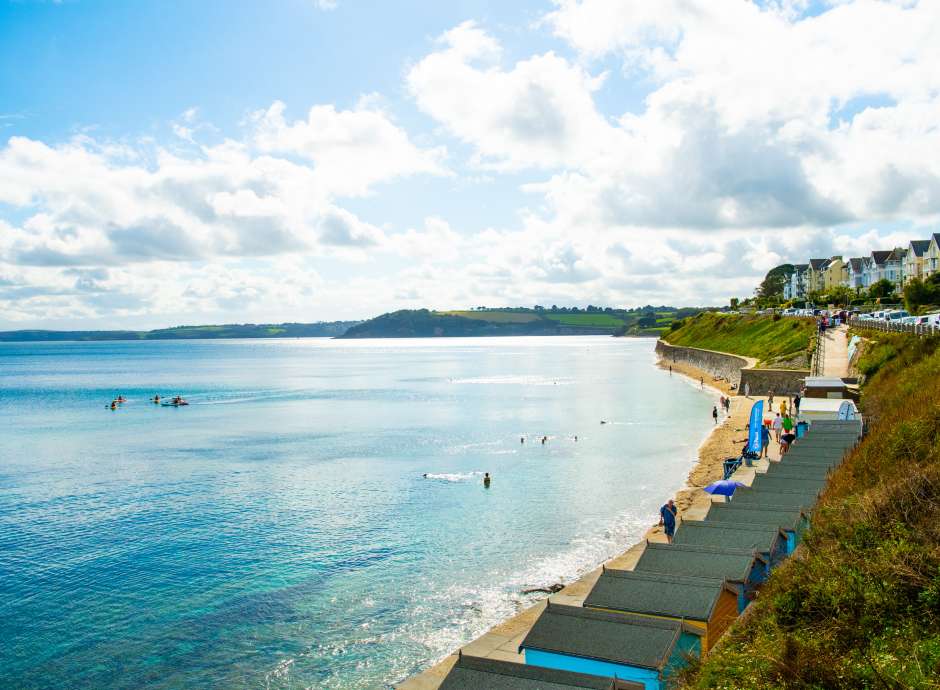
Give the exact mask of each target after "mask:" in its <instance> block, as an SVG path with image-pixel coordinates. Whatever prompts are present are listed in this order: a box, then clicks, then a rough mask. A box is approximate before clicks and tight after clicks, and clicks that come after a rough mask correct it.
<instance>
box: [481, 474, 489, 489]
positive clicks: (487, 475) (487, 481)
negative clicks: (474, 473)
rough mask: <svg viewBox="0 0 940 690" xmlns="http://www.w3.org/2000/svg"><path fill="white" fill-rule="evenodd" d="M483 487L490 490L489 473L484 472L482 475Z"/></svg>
mask: <svg viewBox="0 0 940 690" xmlns="http://www.w3.org/2000/svg"><path fill="white" fill-rule="evenodd" d="M483 486H485V487H486V488H487V489H489V488H490V473H489V472H486V473H485V474H484V475H483Z"/></svg>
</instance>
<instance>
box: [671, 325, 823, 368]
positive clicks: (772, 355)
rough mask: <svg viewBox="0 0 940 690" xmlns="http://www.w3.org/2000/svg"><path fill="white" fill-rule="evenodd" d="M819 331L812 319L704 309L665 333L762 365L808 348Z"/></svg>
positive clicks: (676, 339) (679, 340)
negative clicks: (746, 358) (750, 359)
mask: <svg viewBox="0 0 940 690" xmlns="http://www.w3.org/2000/svg"><path fill="white" fill-rule="evenodd" d="M815 332H816V324H815V322H814V321H813V320H812V319H793V318H781V319H777V320H774V319H773V318H772V317H770V316H753V315H745V314H721V313H718V312H703V313H701V314H698V315H697V316H693V317H690V318H687V319H684V320H683V321H682V325H681V326H680V327H679V328H678V329H676V330H673V331H670V332H668V333H666V334H665V335H663V340H665V341H666V342H668V343H671V344H673V345H685V346H687V347H700V348H704V349H706V350H719V351H721V352H731V353H734V354H738V355H745V356H747V357H754V358H756V359H757V360H758V362H759V363H760V364H762V365H765V366H766V365H770V364H773V363H774V362H775V361H776V360H786V359H788V358H790V357H792V356H793V355H797V354H799V353H801V352H805V351H807V349H808V348H809V346H810V343H811V341H812V338H813V334H814V333H815Z"/></svg>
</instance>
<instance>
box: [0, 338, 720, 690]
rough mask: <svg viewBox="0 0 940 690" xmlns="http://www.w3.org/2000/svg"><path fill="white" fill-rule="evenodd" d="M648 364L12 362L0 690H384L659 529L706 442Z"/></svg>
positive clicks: (403, 353)
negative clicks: (172, 403) (175, 404)
mask: <svg viewBox="0 0 940 690" xmlns="http://www.w3.org/2000/svg"><path fill="white" fill-rule="evenodd" d="M653 361H654V355H653V342H652V341H651V340H629V339H613V338H606V337H584V338H513V339H507V338H500V339H468V340H464V339H460V340H456V339H455V340H434V341H430V340H407V341H388V340H372V341H354V342H347V341H331V340H319V339H309V340H290V341H278V340H270V341H258V340H252V341H196V342H149V343H147V342H144V343H56V344H24V345H19V344H0V419H2V422H0V424H2V427H0V428H2V433H0V640H2V644H0V687H4V688H7V687H10V688H13V687H16V688H65V687H68V688H95V689H107V688H142V687H150V688H210V687H211V688H304V687H313V688H383V687H387V686H388V684H389V683H390V682H393V681H395V680H399V679H401V678H402V677H404V676H406V675H408V674H409V673H411V672H414V671H416V670H418V669H420V668H421V667H423V666H425V665H427V664H428V663H429V662H431V661H433V660H435V659H437V658H440V657H441V656H442V655H444V654H446V653H448V652H449V651H451V650H452V649H453V648H454V647H455V646H456V645H458V644H460V643H462V642H465V641H468V640H469V639H471V638H472V637H474V636H475V635H477V634H479V633H480V632H482V631H484V630H485V629H487V628H488V627H490V626H491V625H493V624H494V623H496V622H498V621H499V620H500V619H503V618H505V617H507V616H509V615H511V614H513V613H514V612H515V611H516V610H518V607H520V606H522V605H524V604H525V603H526V601H528V599H527V597H524V596H522V595H520V590H521V589H524V588H526V587H534V586H545V585H549V584H551V583H554V582H558V581H561V580H569V579H571V578H573V577H575V576H576V575H577V574H579V573H581V572H584V571H585V570H587V569H589V568H591V567H594V566H596V565H597V564H598V563H599V562H600V561H601V560H603V559H604V558H605V557H607V556H609V555H612V554H613V553H615V552H617V551H618V550H620V549H622V548H623V547H624V546H625V545H627V544H629V543H631V542H633V541H635V540H636V539H638V538H639V537H640V536H641V535H642V532H643V530H644V528H645V526H647V525H648V524H649V523H650V522H651V521H652V520H653V519H654V518H655V514H656V510H657V508H658V506H659V504H660V503H661V502H662V501H663V500H664V499H665V498H666V497H667V496H668V495H670V494H671V493H672V492H673V491H674V490H675V489H676V488H678V487H679V486H680V485H681V484H682V482H683V479H684V477H685V475H686V473H687V471H688V469H689V467H690V466H691V464H692V463H693V461H694V459H695V456H696V449H697V447H698V444H699V443H700V442H701V440H702V438H703V437H704V435H705V434H706V433H707V430H708V428H709V427H710V426H711V424H712V421H711V418H710V413H711V403H712V401H711V398H710V396H709V395H708V394H707V393H705V392H703V391H701V390H698V389H697V387H696V386H694V385H692V384H690V382H688V381H687V380H684V379H681V378H679V377H678V376H676V377H670V376H669V375H668V374H666V373H664V372H662V371H660V370H658V369H656V368H655V367H654V366H653ZM119 392H120V393H123V394H124V395H125V396H126V397H127V398H128V399H129V401H128V403H127V404H126V405H124V406H123V408H122V409H120V410H118V411H116V412H112V411H110V410H108V409H106V403H107V402H109V401H110V399H111V398H112V397H113V396H115V395H116V394H117V393H119ZM155 392H159V393H161V394H163V395H171V394H174V393H177V392H180V393H182V394H184V395H185V396H186V397H187V398H188V399H189V400H190V401H191V403H192V405H190V406H189V407H187V408H181V409H172V408H161V407H156V406H154V405H152V404H149V403H148V402H147V399H148V397H149V396H151V395H152V394H153V393H155ZM602 419H603V420H607V421H608V422H609V423H608V424H604V425H601V424H600V420H602ZM542 435H548V437H549V440H548V442H547V443H546V444H545V445H542V444H541V443H540V442H539V441H538V439H539V438H540V437H541V436H542ZM574 435H577V436H578V439H579V440H578V441H577V442H575V441H574V440H573V438H572V437H573V436H574ZM520 436H525V437H526V442H525V444H520V442H519V439H520ZM484 471H489V472H491V473H492V474H493V475H494V480H493V485H492V487H491V488H490V489H489V490H487V489H484V488H483V486H482V482H481V475H482V472H484ZM424 473H428V478H424V477H423V476H422V475H423V474H424Z"/></svg>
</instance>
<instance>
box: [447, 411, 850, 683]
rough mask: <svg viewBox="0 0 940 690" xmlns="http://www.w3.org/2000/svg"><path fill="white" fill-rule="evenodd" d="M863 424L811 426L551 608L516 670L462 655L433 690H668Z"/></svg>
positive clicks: (783, 543) (767, 565) (756, 586)
mask: <svg viewBox="0 0 940 690" xmlns="http://www.w3.org/2000/svg"><path fill="white" fill-rule="evenodd" d="M861 432H862V427H861V421H860V420H857V419H856V420H845V421H843V420H817V421H814V422H813V423H812V426H811V427H810V429H809V430H808V431H807V433H806V434H805V435H804V436H803V438H801V439H800V440H799V442H797V443H796V444H794V446H793V448H792V449H791V450H790V452H788V453H787V454H786V455H784V456H783V458H782V459H781V460H780V461H779V462H776V461H775V462H771V463H770V466H769V468H768V470H767V472H766V473H763V474H760V473H759V474H757V475H756V477H755V479H754V481H753V483H752V485H751V486H749V487H741V488H738V489H737V490H736V491H735V493H734V496H733V498H732V499H731V500H730V501H727V502H724V503H713V504H712V505H711V506H710V507H709V509H708V513H707V514H706V515H705V517H704V519H702V520H683V521H682V522H681V523H680V525H679V527H678V529H677V530H676V534H675V538H674V540H673V543H672V544H660V543H648V544H647V545H646V548H645V551H644V552H643V555H642V556H641V557H640V559H639V561H638V562H637V564H636V567H635V568H634V569H633V570H612V569H604V571H603V572H602V573H601V575H600V577H599V579H598V580H597V583H596V584H595V585H594V588H593V589H592V590H591V591H590V593H589V594H588V596H587V597H586V599H585V600H584V603H583V605H582V606H568V605H561V604H554V603H552V602H551V600H549V601H548V603H547V605H546V607H545V609H544V611H543V612H542V614H541V615H540V616H539V618H538V619H537V620H536V622H535V624H534V625H533V626H532V628H531V630H530V631H529V633H528V634H527V635H526V636H525V638H524V639H523V640H522V643H521V645H520V647H519V652H520V653H521V654H522V655H523V658H524V660H525V663H524V664H520V663H513V662H507V661H500V660H496V659H489V658H481V657H473V656H468V655H464V654H461V655H460V656H459V658H458V660H457V662H456V664H455V665H454V666H453V668H452V669H451V670H450V672H449V673H448V675H447V676H446V677H445V678H444V681H443V683H442V684H441V686H440V688H441V690H480V689H487V690H489V689H492V690H566V689H567V688H597V689H598V690H600V689H603V690H611V689H615V690H618V689H619V690H665V689H666V688H669V687H671V686H672V685H673V683H674V681H675V678H676V673H677V671H679V670H681V669H682V668H683V667H684V666H686V665H687V664H688V663H689V661H690V659H693V658H695V657H699V656H701V655H704V654H707V653H708V651H709V650H710V649H712V648H713V647H714V646H715V644H717V643H718V641H719V640H720V639H721V636H722V634H723V633H724V632H725V631H726V630H727V629H728V627H729V626H730V625H731V624H732V623H733V622H734V620H735V619H736V618H737V617H738V616H739V615H740V614H741V613H742V612H743V611H744V610H745V609H746V608H747V606H748V605H749V604H750V602H751V601H753V599H754V598H755V596H756V595H757V592H758V591H759V590H760V587H761V585H762V583H763V582H764V581H765V580H766V579H767V577H768V576H769V574H770V572H771V571H772V570H773V569H774V568H775V567H776V566H778V565H779V564H780V563H781V562H782V561H783V560H784V559H786V558H787V557H788V556H790V555H791V554H792V553H793V551H794V549H795V548H796V547H797V545H798V544H799V543H800V540H801V538H802V536H803V534H804V532H805V530H806V529H807V528H808V527H809V525H810V523H811V521H812V512H813V508H814V507H815V504H816V501H817V500H818V498H819V494H820V493H821V492H822V490H823V489H824V488H825V486H826V483H827V481H828V479H829V475H830V473H831V472H832V470H833V469H834V468H835V467H837V466H838V465H839V464H840V463H841V462H842V460H843V458H844V457H845V456H846V454H847V453H848V452H849V451H850V450H851V449H852V448H853V447H854V446H855V445H856V444H857V443H858V441H859V438H860V437H861Z"/></svg>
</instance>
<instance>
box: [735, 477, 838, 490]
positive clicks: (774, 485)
mask: <svg viewBox="0 0 940 690" xmlns="http://www.w3.org/2000/svg"><path fill="white" fill-rule="evenodd" d="M828 483H829V482H828V480H827V479H826V478H825V477H817V478H816V479H813V478H811V477H807V478H806V479H794V478H793V477H778V476H776V475H771V474H758V475H757V476H755V477H754V481H753V482H752V483H751V488H752V489H767V490H768V491H804V492H809V491H811V492H813V493H819V492H820V491H822V490H823V489H825V488H826V484H828ZM735 493H737V492H735Z"/></svg>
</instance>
